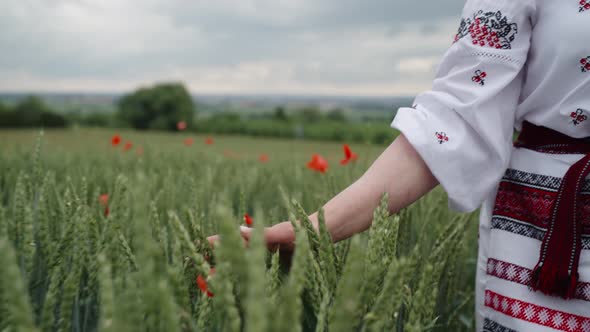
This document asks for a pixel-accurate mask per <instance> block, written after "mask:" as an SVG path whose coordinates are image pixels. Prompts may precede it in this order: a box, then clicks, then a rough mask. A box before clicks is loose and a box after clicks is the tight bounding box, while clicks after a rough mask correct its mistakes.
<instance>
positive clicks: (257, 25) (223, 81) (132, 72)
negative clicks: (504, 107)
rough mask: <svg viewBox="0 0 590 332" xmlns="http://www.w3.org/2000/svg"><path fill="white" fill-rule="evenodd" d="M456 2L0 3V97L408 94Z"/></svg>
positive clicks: (422, 77) (437, 52) (442, 38)
mask: <svg viewBox="0 0 590 332" xmlns="http://www.w3.org/2000/svg"><path fill="white" fill-rule="evenodd" d="M463 1H464V0H440V1H439V2H437V5H436V6H433V5H432V3H427V2H415V1H407V0H363V1H361V0H322V1H317V0H195V1H186V0H144V1H142V2H137V1H131V0H100V1H99V0H52V1H45V0H19V1H12V0H0V8H2V9H3V10H2V11H0V49H1V50H2V52H3V54H2V56H0V72H1V73H2V75H1V76H0V90H5V91H6V90H10V91H15V90H43V91H54V90H59V91H70V90H73V91H123V90H130V89H133V88H135V87H136V86H137V85H142V84H149V83H151V82H154V81H164V80H181V81H184V82H185V83H186V84H187V85H188V86H189V87H190V88H191V90H193V92H195V93H211V92H217V93H224V92H231V93H311V94H314V93H342V94H388V95H389V94H414V93H417V92H420V91H421V90H423V89H426V88H428V87H429V86H430V81H431V80H432V75H433V71H434V68H435V66H436V63H437V62H438V60H439V58H440V56H442V54H443V53H444V51H445V49H446V48H447V47H448V46H449V45H450V42H451V38H452V35H453V32H454V31H455V30H456V27H457V22H458V17H459V15H460V11H461V7H462V5H463Z"/></svg>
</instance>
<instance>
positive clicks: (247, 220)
mask: <svg viewBox="0 0 590 332" xmlns="http://www.w3.org/2000/svg"><path fill="white" fill-rule="evenodd" d="M244 222H245V223H246V225H248V226H252V224H253V223H254V219H252V217H250V215H249V214H247V213H246V214H244Z"/></svg>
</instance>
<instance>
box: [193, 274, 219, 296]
mask: <svg viewBox="0 0 590 332" xmlns="http://www.w3.org/2000/svg"><path fill="white" fill-rule="evenodd" d="M214 274H215V268H213V267H212V268H211V270H209V277H207V279H205V278H203V276H201V275H199V276H197V287H199V289H200V290H201V292H203V293H207V296H208V297H213V293H211V291H209V286H208V285H207V280H209V278H211V277H212V276H213V275H214Z"/></svg>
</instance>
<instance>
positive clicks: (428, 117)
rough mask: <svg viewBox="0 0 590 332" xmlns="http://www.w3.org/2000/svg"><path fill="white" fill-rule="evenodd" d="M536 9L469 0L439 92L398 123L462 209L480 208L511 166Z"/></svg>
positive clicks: (524, 3)
mask: <svg viewBox="0 0 590 332" xmlns="http://www.w3.org/2000/svg"><path fill="white" fill-rule="evenodd" d="M535 9H536V5H535V0H518V1H515V0H468V1H467V3H466V5H465V7H464V10H463V15H462V20H461V23H460V26H459V30H458V32H457V35H456V36H455V38H454V42H453V44H452V45H451V47H450V48H449V49H448V50H447V52H446V53H445V55H444V57H443V58H442V61H441V62H440V64H439V66H438V69H437V73H436V78H435V79H434V82H433V86H432V89H431V90H430V91H426V92H424V93H421V94H419V95H418V96H417V97H416V99H415V100H414V103H413V106H412V107H411V108H400V109H399V110H398V112H397V115H396V117H395V118H394V120H393V122H392V124H391V125H392V127H394V128H396V129H398V130H399V131H401V132H402V133H403V134H404V136H406V137H407V139H408V140H409V142H410V143H411V144H412V145H413V147H414V148H415V149H416V151H417V152H418V153H419V154H420V156H421V157H422V158H423V159H424V161H425V162H426V164H427V165H428V167H429V168H430V170H431V172H432V173H433V175H434V176H435V177H436V178H437V179H438V180H439V182H440V184H441V185H442V187H443V188H444V189H445V191H446V192H447V194H448V196H449V206H450V207H451V208H453V209H455V210H458V211H472V210H475V209H476V208H478V207H479V206H480V205H481V203H482V202H483V200H484V199H485V198H486V196H487V195H488V194H489V193H490V192H491V191H492V190H493V189H494V188H495V187H496V186H497V184H498V182H499V181H500V179H501V177H502V174H503V172H504V171H505V169H506V167H507V166H508V161H509V158H510V151H511V143H512V135H513V127H514V121H515V119H514V118H515V112H516V107H517V103H518V99H519V96H520V91H521V85H522V79H523V72H524V71H523V67H524V64H525V62H526V59H527V54H528V51H529V45H530V39H531V38H530V37H531V30H532V23H531V21H532V16H533V14H534V11H535Z"/></svg>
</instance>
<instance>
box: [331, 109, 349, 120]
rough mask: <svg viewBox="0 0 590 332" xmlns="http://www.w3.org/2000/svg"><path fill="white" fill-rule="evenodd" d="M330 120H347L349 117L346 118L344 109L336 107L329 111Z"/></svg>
mask: <svg viewBox="0 0 590 332" xmlns="http://www.w3.org/2000/svg"><path fill="white" fill-rule="evenodd" d="M327 117H328V120H331V121H335V122H347V121H348V119H347V118H346V115H345V114H344V111H342V110H341V109H339V108H335V109H333V110H331V111H330V112H328V116H327Z"/></svg>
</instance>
